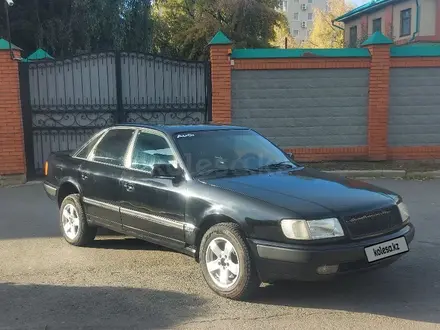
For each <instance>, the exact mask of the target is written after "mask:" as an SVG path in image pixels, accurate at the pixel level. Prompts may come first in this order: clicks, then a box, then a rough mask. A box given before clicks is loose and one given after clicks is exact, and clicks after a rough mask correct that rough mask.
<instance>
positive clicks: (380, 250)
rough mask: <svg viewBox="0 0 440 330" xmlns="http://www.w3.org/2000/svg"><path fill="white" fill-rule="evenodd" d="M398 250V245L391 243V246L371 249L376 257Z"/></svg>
mask: <svg viewBox="0 0 440 330" xmlns="http://www.w3.org/2000/svg"><path fill="white" fill-rule="evenodd" d="M398 250H400V248H399V243H393V244H391V245H388V246H385V247H379V248H377V249H373V252H374V255H375V256H376V257H377V256H380V255H382V254H385V253H391V252H393V251H398Z"/></svg>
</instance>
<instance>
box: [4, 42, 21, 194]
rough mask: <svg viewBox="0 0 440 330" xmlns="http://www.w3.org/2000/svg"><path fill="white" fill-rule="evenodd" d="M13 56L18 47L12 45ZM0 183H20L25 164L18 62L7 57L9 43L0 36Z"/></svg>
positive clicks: (18, 55) (16, 52)
mask: <svg viewBox="0 0 440 330" xmlns="http://www.w3.org/2000/svg"><path fill="white" fill-rule="evenodd" d="M13 52H14V55H15V57H17V58H19V57H20V49H19V48H17V47H15V46H14V48H13ZM0 77H1V79H0V186H2V185H7V184H17V183H24V182H25V181H26V165H25V159H26V158H25V152H24V137H23V123H22V115H21V102H20V82H19V78H18V61H16V60H13V59H11V54H10V52H9V43H7V42H6V41H5V40H2V39H0Z"/></svg>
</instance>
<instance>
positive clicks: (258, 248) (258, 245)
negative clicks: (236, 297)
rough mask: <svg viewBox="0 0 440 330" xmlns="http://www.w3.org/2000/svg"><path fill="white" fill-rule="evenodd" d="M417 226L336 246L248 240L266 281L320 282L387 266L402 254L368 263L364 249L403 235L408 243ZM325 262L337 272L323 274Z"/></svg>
mask: <svg viewBox="0 0 440 330" xmlns="http://www.w3.org/2000/svg"><path fill="white" fill-rule="evenodd" d="M414 233H415V229H414V226H413V225H412V224H411V223H409V224H408V225H407V226H405V227H403V228H402V229H400V230H399V231H397V232H394V233H391V234H386V235H382V236H378V237H374V238H371V239H366V240H362V241H358V242H350V243H345V244H334V245H320V246H307V245H291V244H282V243H275V242H268V241H261V240H256V239H249V240H248V241H249V245H250V248H251V250H252V252H253V255H254V256H255V257H256V258H255V259H256V266H257V269H258V273H259V275H260V278H261V280H262V281H263V282H271V281H275V280H301V281H319V280H326V279H331V278H333V277H335V276H338V275H342V274H348V273H353V272H360V271H366V270H372V269H376V268H379V267H384V266H387V265H389V264H391V263H393V262H394V261H396V260H397V259H399V258H400V257H401V256H402V255H403V254H399V255H395V256H392V257H389V258H386V259H382V260H379V261H376V262H371V263H369V262H368V261H367V258H366V256H365V252H364V248H365V247H368V246H371V245H374V244H378V243H381V242H385V241H388V240H392V239H394V238H398V237H401V236H404V237H405V238H406V242H407V243H408V246H409V244H410V242H411V241H412V240H413V238H414ZM323 265H339V269H338V271H337V272H336V273H334V274H331V275H320V274H318V273H317V268H318V267H319V266H323Z"/></svg>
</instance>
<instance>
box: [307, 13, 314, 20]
mask: <svg viewBox="0 0 440 330" xmlns="http://www.w3.org/2000/svg"><path fill="white" fill-rule="evenodd" d="M307 19H308V20H309V21H311V20H312V19H313V13H309V14H308V15H307Z"/></svg>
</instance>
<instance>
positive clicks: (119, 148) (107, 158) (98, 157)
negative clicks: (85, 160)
mask: <svg viewBox="0 0 440 330" xmlns="http://www.w3.org/2000/svg"><path fill="white" fill-rule="evenodd" d="M132 136H133V130H132V129H112V130H110V131H108V132H107V134H106V135H105V136H104V137H103V138H102V140H101V141H100V142H99V143H98V145H97V146H96V148H95V150H94V151H93V154H92V156H91V160H93V161H96V162H100V163H105V164H110V165H115V166H123V165H124V157H125V153H126V151H127V147H128V144H129V143H130V140H131V138H132Z"/></svg>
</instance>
